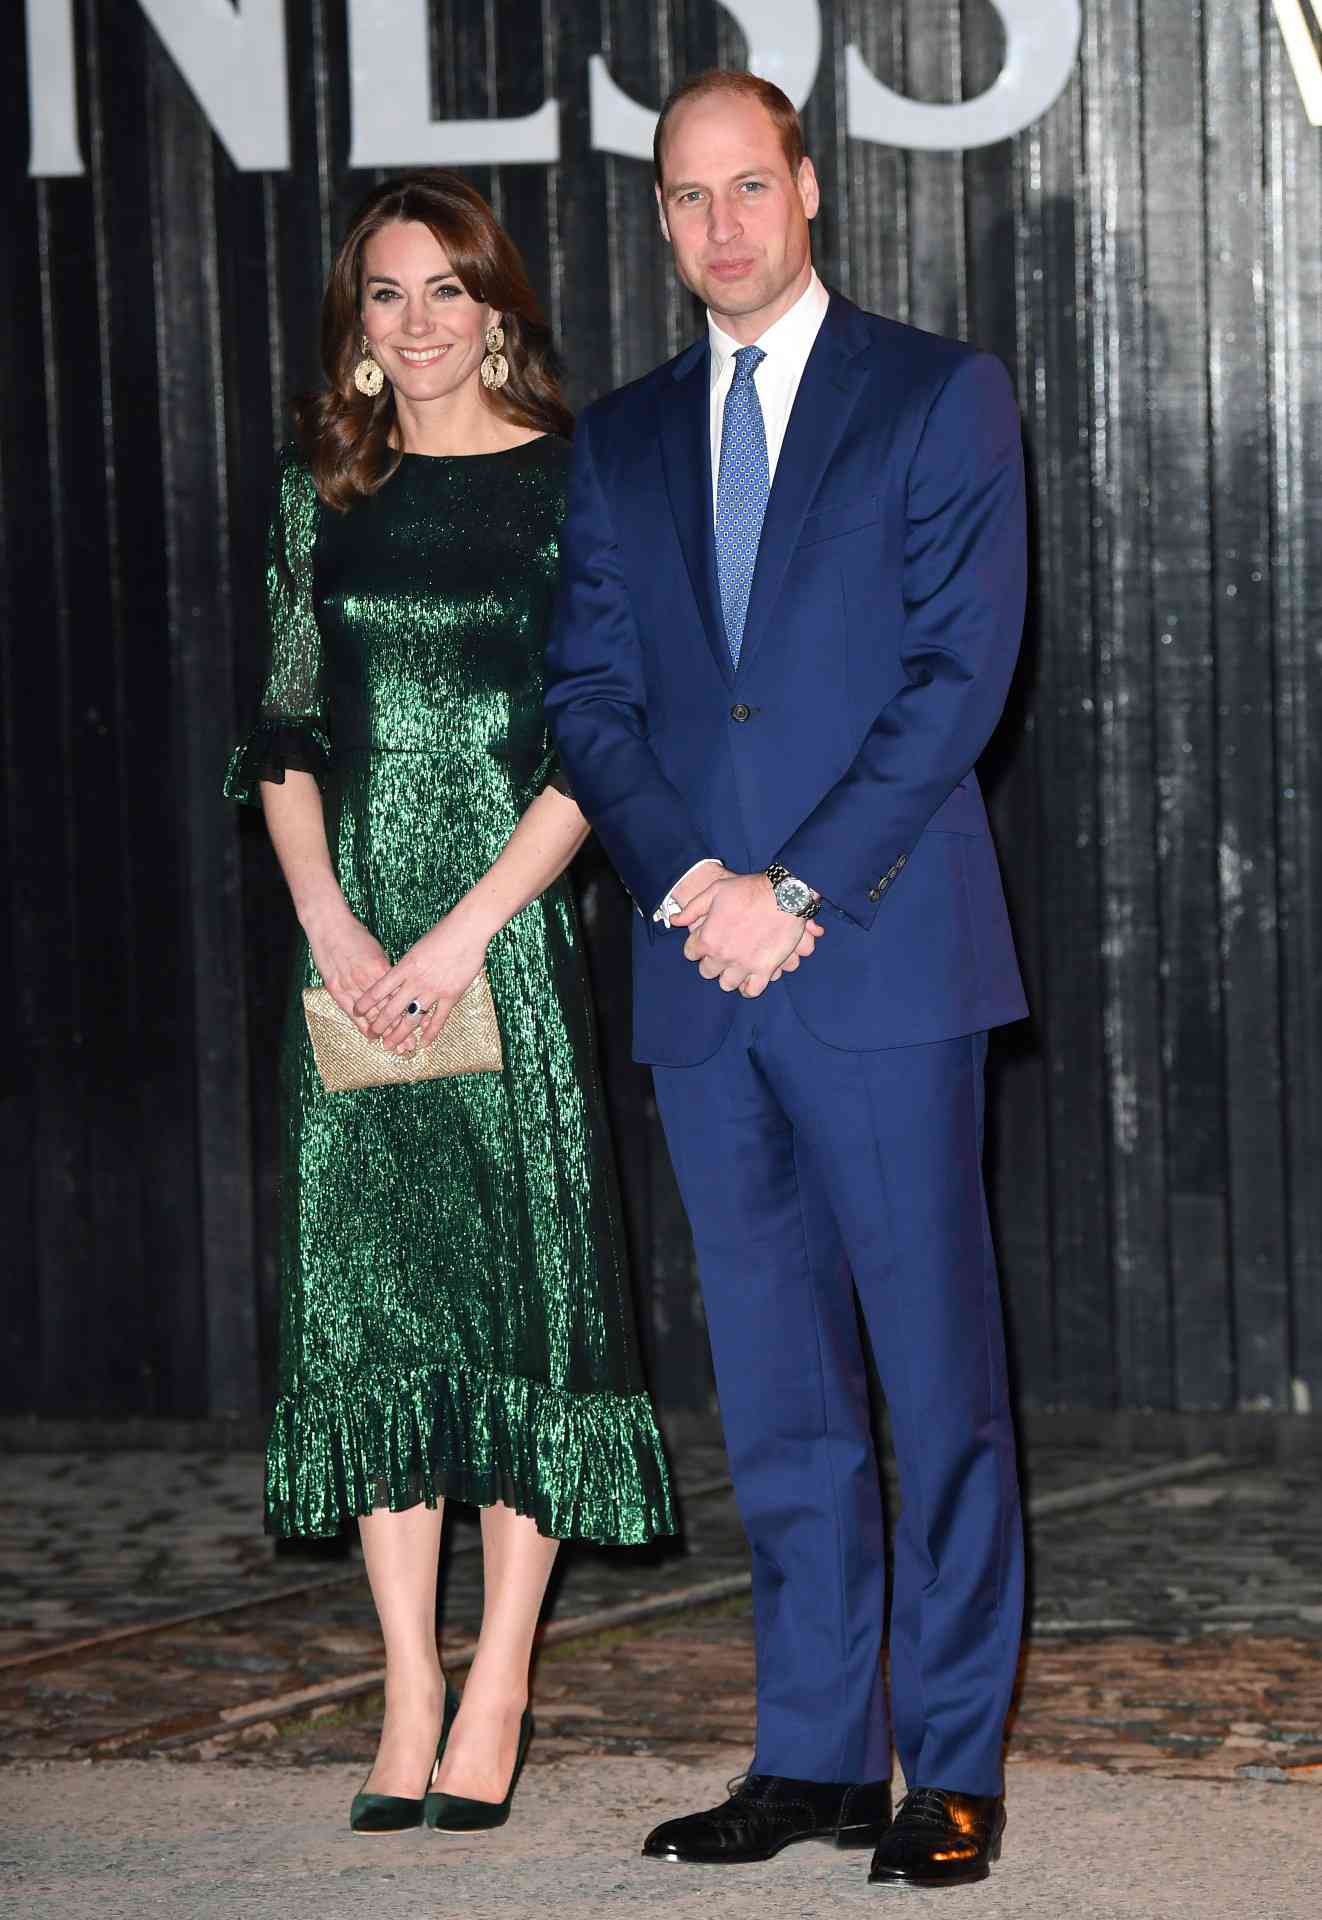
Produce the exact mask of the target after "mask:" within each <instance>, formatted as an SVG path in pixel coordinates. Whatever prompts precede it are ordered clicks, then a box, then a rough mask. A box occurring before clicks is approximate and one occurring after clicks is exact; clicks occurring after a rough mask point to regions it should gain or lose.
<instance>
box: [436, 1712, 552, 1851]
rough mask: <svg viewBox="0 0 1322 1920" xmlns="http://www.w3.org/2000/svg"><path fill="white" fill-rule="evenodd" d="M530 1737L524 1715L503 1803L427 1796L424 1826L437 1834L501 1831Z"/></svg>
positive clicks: (529, 1719) (529, 1717)
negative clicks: (499, 1828)
mask: <svg viewBox="0 0 1322 1920" xmlns="http://www.w3.org/2000/svg"><path fill="white" fill-rule="evenodd" d="M532 1733H533V1726H532V1714H531V1713H529V1712H527V1711H525V1712H524V1716H523V1718H522V1720H521V1721H520V1722H519V1749H518V1752H517V1753H516V1754H515V1756H514V1771H513V1773H512V1774H511V1775H510V1785H509V1792H508V1793H507V1794H506V1795H505V1798H504V1799H503V1800H465V1799H464V1797H463V1795H462V1794H458V1793H429V1794H428V1795H427V1798H426V1800H425V1801H424V1802H423V1815H422V1817H423V1821H424V1823H425V1825H427V1826H429V1827H433V1828H435V1830H436V1831H437V1832H438V1833H481V1832H484V1831H485V1830H486V1829H487V1828H488V1827H503V1826H504V1824H505V1822H506V1821H507V1820H508V1819H509V1817H510V1802H511V1800H513V1798H514V1789H515V1787H517V1786H518V1784H519V1775H520V1773H522V1771H523V1762H524V1758H525V1756H526V1755H527V1752H528V1742H529V1741H530V1740H531V1739H532Z"/></svg>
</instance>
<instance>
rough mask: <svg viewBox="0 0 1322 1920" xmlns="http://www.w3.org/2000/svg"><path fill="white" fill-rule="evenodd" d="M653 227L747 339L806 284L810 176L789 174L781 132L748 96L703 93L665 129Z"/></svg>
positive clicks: (730, 328)
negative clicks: (657, 223)
mask: <svg viewBox="0 0 1322 1920" xmlns="http://www.w3.org/2000/svg"><path fill="white" fill-rule="evenodd" d="M661 165H662V176H663V177H662V182H661V185H660V186H659V187H658V188H657V190H656V198H657V209H658V212H659V214H660V217H661V231H662V232H663V233H664V234H665V236H666V238H667V239H668V240H669V242H670V244H671V246H672V247H673V248H674V253H675V265H676V267H677V268H678V270H679V277H680V279H681V280H682V281H683V282H684V284H685V286H686V287H690V288H691V289H692V290H693V292H694V293H696V294H697V296H698V298H699V299H700V300H702V301H703V302H704V304H705V305H706V306H708V307H709V308H710V309H711V311H712V312H713V314H715V316H716V317H717V319H718V320H720V321H724V322H728V323H729V324H728V325H727V328H726V330H727V332H729V333H731V334H732V335H734V337H735V338H736V339H740V340H752V339H756V337H757V335H758V334H759V333H762V332H765V330H766V328H767V327H769V326H770V325H771V324H772V322H773V321H775V320H778V319H779V318H780V315H781V314H782V313H784V312H786V311H787V310H788V308H789V307H791V306H792V305H793V304H794V301H795V300H796V299H797V298H798V296H799V294H800V293H801V292H802V291H803V289H804V287H805V286H806V285H807V284H808V276H809V273H810V270H811V259H812V252H811V236H810V232H809V226H808V223H809V221H810V220H811V219H812V217H813V215H814V214H815V213H816V211H817V206H818V198H819V195H818V190H817V176H816V174H815V173H814V171H813V165H812V162H811V160H805V161H804V162H803V164H802V165H801V166H800V168H799V171H798V175H797V178H796V177H795V176H794V175H792V174H791V173H790V170H789V164H788V162H787V161H786V159H785V149H784V147H783V146H782V145H781V140H780V134H779V132H778V131H777V129H776V126H775V123H774V122H773V121H772V119H771V118H770V116H769V115H768V114H767V112H766V110H765V109H764V108H763V107H762V106H760V105H759V104H758V102H757V101H756V100H749V99H745V98H744V97H743V96H742V95H740V94H737V93H736V94H729V93H727V94H709V95H707V96H706V98H703V99H698V100H694V101H690V102H688V103H687V104H686V105H684V106H682V107H679V108H678V109H677V110H676V112H675V113H674V115H673V116H672V118H671V119H670V121H669V122H668V123H667V126H666V135H665V144H664V146H663V148H662V154H661Z"/></svg>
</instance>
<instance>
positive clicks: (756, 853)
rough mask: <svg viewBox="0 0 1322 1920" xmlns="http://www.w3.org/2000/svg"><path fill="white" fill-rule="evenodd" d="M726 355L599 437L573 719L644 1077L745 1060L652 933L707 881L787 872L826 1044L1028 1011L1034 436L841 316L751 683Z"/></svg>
mask: <svg viewBox="0 0 1322 1920" xmlns="http://www.w3.org/2000/svg"><path fill="white" fill-rule="evenodd" d="M709 381H710V361H709V349H708V346H707V343H706V341H705V340H704V341H702V342H701V343H700V344H698V345H696V346H693V347H690V348H689V349H688V351H687V352H685V353H682V354H681V355H680V356H679V357H678V359H676V360H673V361H671V362H669V363H668V364H667V365H665V366H662V367H659V368H657V369H656V370H655V371H654V372H652V373H650V374H648V375H647V376H646V377H645V378H643V379H642V380H638V381H635V382H634V383H633V384H632V385H631V386H628V387H625V388H623V389H621V391H620V392H618V393H613V394H610V395H608V396H607V397H606V398H604V399H602V400H599V401H597V402H596V403H595V404H594V405H592V406H590V407H589V408H588V409H587V410H586V411H585V412H584V413H583V415H582V416H581V417H580V420H579V423H578V428H577V432H576V435H575V451H574V464H573V474H572V478H571V483H570V497H569V507H568V512H567V515H566V518H565V522H564V525H563V527H562V530H561V576H560V593H559V598H558V602H557V608H556V615H555V619H554V622H553V625H552V633H551V639H550V644H549V649H548V657H547V706H548V710H549V714H550V720H551V726H552V729H553V732H554V735H555V739H556V742H557V744H558V746H559V749H560V753H561V757H562V760H563V762H564V766H565V770H566V772H567V774H568V776H569V783H570V786H571V787H572V789H573V793H574V797H575V799H576V800H577V801H578V803H579V805H580V806H581V807H582V809H583V811H584V813H585V814H586V815H587V817H588V819H589V820H590V821H591V822H592V824H593V826H594V827H595V828H596V830H597V832H598V834H599V835H600V836H601V839H602V842H603V844H604V846H605V849H606V852H607V853H608V854H609V856H610V858H611V860H612V861H613V863H614V865H615V867H616V869H617V870H618V872H619V873H620V874H621V876H622V877H623V879H624V882H625V885H626V886H627V887H628V889H629V891H630V893H631V894H632V895H633V897H634V901H635V903H636V905H637V906H638V908H639V915H638V918H637V920H636V922H635V929H634V961H635V965H634V1040H635V1051H636V1054H637V1057H638V1058H639V1059H640V1060H646V1061H649V1062H652V1063H653V1064H657V1065H670V1066H687V1065H693V1064H694V1063H696V1062H697V1061H700V1060H704V1059H706V1058H708V1056H709V1055H711V1054H712V1053H714V1052H715V1050H716V1048H717V1047H718V1046H719V1045H720V1044H721V1041H722V1040H723V1038H724V1037H725V1034H726V1032H727V1030H728V1028H729V1024H730V1021H731V1019H732V1018H733V1015H734V1010H735V1003H736V999H737V996H734V995H729V994H724V993H722V992H721V991H720V989H719V987H717V986H716V985H715V983H714V982H712V981H708V980H704V979H702V977H701V976H700V974H699V973H698V970H697V968H696V966H694V965H693V964H692V963H691V962H690V961H687V960H685V959H684V957H683V945H684V935H683V933H682V932H681V931H679V930H678V929H677V930H676V931H675V932H673V933H667V932H666V930H665V929H664V928H662V927H660V926H657V925H655V924H654V923H653V920H652V913H653V910H654V909H655V907H656V906H657V904H658V902H659V901H660V900H662V899H663V898H664V897H665V894H666V893H667V891H668V890H669V889H670V887H672V886H673V885H674V883H675V882H676V881H677V880H678V878H679V877H680V875H681V874H682V873H684V871H685V870H686V869H687V868H688V867H690V866H692V865H693V863H694V862H695V861H697V860H699V859H701V858H702V857H703V855H705V854H715V855H717V856H718V857H719V858H720V859H722V860H723V861H724V862H725V863H726V865H727V866H728V867H730V868H732V869H733V870H735V871H736V872H740V873H748V872H757V871H758V870H759V869H761V868H763V867H765V866H766V865H768V863H769V862H771V861H772V860H780V861H783V863H784V864H785V865H786V866H787V867H788V868H789V869H790V871H791V872H792V873H796V874H798V875H799V876H800V877H801V878H802V879H804V880H806V881H808V882H809V884H810V885H812V886H814V887H816V888H818V889H820V891H821V892H822V894H823V895H824V898H825V903H826V904H825V905H824V906H823V908H822V911H821V913H820V914H819V916H818V917H819V919H821V920H822V922H823V924H824V925H825V927H826V937H825V939H823V940H822V941H820V942H819V944H818V946H817V950H816V952H815V953H814V954H813V955H812V957H811V958H810V959H808V960H806V961H805V962H804V964H803V965H802V966H801V967H800V968H799V969H798V970H797V972H795V973H793V974H789V975H786V976H785V978H784V980H782V981H781V982H779V983H778V984H777V985H776V986H775V987H773V988H771V989H769V991H771V992H776V993H789V994H790V995H791V996H792V998H793V1002H794V1006H795V1011H796V1012H797V1014H798V1016H799V1018H800V1019H801V1020H802V1021H803V1023H804V1025H805V1026H806V1027H807V1028H808V1029H809V1030H810V1031H811V1032H812V1033H814V1034H815V1035H816V1036H817V1037H818V1038H819V1039H821V1040H823V1041H825V1042H827V1043H828V1044H829V1045H832V1046H837V1047H842V1048H851V1049H870V1048H879V1047H897V1046H907V1045H913V1044H915V1043H917V1042H921V1041H931V1040H940V1039H950V1038H953V1037H955V1036H956V1035H958V1034H963V1033H971V1032H975V1031H978V1030H979V1029H982V1028H985V1027H990V1026H995V1025H999V1024H1001V1023H1002V1022H1005V1021H1008V1020H1016V1019H1018V1018H1019V1017H1020V1016H1021V1015H1022V1014H1023V1013H1024V1012H1025V1011H1026V1009H1025V1004H1024V998H1023V990H1022V987H1021V984H1020V979H1019V971H1018V966H1017V964H1016V960H1015V954H1014V946H1013V942H1012V939H1011V935H1010V928H1009V923H1008V919H1007V916H1006V910H1005V900H1004V896H1003V893H1002V889H1001V881H1000V874H999V871H998V868H997V862H996V853H995V849H994V847H993V845H992V841H991V837H990V833H989V831H988V825H987V815H986V811H985V808H984V806H983V801H982V795H981V792H980V791H979V787H978V781H977V777H976V775H975V773H974V771H973V769H974V764H975V762H976V761H977V759H978V756H979V754H980V753H981V752H982V750H983V748H984V746H985V745H986V743H987V740H988V737H989V735H990V734H991V732H992V729H993V727H994V726H995V725H996V722H997V719H998V718H999V716H1000V713H1001V709H1002V707H1003V705H1004V702H1005V697H1006V693H1007V690H1008V688H1009V685H1010V678H1011V675H1012V673H1013V670H1014V664H1015V659H1016V656H1017V653H1018V648H1019V640H1020V633H1021V628H1022V624H1023V611H1024V591H1025V530H1024V482H1023V458H1022V446H1021V439H1020V428H1019V416H1018V412H1017V409H1016V407H1015V403H1014V398H1013V394H1012V391H1011V387H1010V382H1009V379H1008V377H1007V375H1006V372H1005V369H1004V367H1003V366H1002V365H1001V363H1000V362H999V361H998V360H995V359H993V358H991V357H990V356H988V355H985V354H981V353H976V352H974V351H973V350H972V349H971V348H969V347H967V346H964V345H962V344H960V343H959V342H957V341H951V340H943V339H939V338H938V337H936V336H935V335H933V334H927V333H921V332H919V331H917V330H916V329H914V328H912V327H906V326H901V325H900V324H899V323H897V322H895V321H892V320H886V319H882V318H880V317H879V316H877V315H875V314H869V313H864V312H862V311H861V310H860V309H859V308H858V307H855V306H853V305H852V304H851V303H850V302H849V301H848V300H845V299H842V298H841V297H840V296H839V295H838V294H833V295H832V296H831V299H830V304H829V307H828V309H827V313H826V317H825V319H824V320H823V322H822V327H821V330H820V332H819V334H818V336H817V340H816V342H815V344H814V346H813V350H812V353H811V355H810V356H809V359H808V364H807V366H806V368H805V370H804V374H803V379H802V381H801V383H800V386H799V390H798V394H797V397H796V399H795V402H794V408H793V412H792V414H791V416H790V420H789V425H788V428H787V431H786V434H785V440H784V444H783V446H782V448H781V453H780V458H779V461H778V463H777V467H776V475H775V480H774V483H773V485H772V489H771V497H770V499H769V501H768V504H767V512H766V520H765V522H764V525H763V529H762V539H761V545H760V547H759V551H758V560H757V569H756V572H755V575H754V579H753V586H752V593H751V597H750V600H749V606H748V618H747V623H746V626H745V629H744V641H743V650H742V653H741V655H740V661H739V668H738V671H737V672H736V671H735V670H734V668H733V667H732V666H731V663H730V656H729V650H728V648H727V645H726V639H725V633H724V629H723V624H722V616H721V602H720V595H719V592H718V590H717V583H716V560H715V545H714V539H713V527H712V481H711V450H710V449H711V441H710V426H709V398H708V396H709Z"/></svg>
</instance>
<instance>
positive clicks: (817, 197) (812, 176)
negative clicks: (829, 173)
mask: <svg viewBox="0 0 1322 1920" xmlns="http://www.w3.org/2000/svg"><path fill="white" fill-rule="evenodd" d="M794 184H795V185H796V186H797V187H798V189H799V198H800V200H802V202H803V211H804V212H805V213H806V214H807V216H808V218H809V219H810V220H811V219H813V218H814V216H815V215H816V212H817V209H818V207H820V206H821V204H822V190H821V188H820V187H819V186H818V184H817V169H816V167H815V166H814V165H813V163H812V161H811V160H809V159H808V158H807V157H806V156H805V157H804V158H803V159H802V160H800V162H799V174H798V179H797V180H796V181H795V183H794Z"/></svg>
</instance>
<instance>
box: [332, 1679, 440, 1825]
mask: <svg viewBox="0 0 1322 1920" xmlns="http://www.w3.org/2000/svg"><path fill="white" fill-rule="evenodd" d="M458 1711H459V1695H458V1694H457V1693H456V1692H455V1690H454V1688H453V1687H452V1686H451V1685H450V1683H449V1681H448V1680H447V1681H446V1683H445V1712H444V1714H443V1716H442V1718H441V1737H440V1739H439V1741H438V1742H437V1744H436V1765H437V1766H438V1767H439V1766H440V1764H441V1755H442V1754H443V1753H444V1752H445V1743H446V1741H447V1740H448V1739H449V1737H450V1728H451V1727H452V1726H453V1724H454V1716H455V1715H456V1714H457V1713H458ZM433 1771H434V1769H433ZM429 1784H430V1783H429ZM427 1797H428V1799H430V1798H431V1796H430V1795H428V1796H427ZM424 1804H425V1803H424V1802H423V1801H422V1800H421V1799H418V1800H406V1799H403V1798H402V1797H401V1796H400V1795H399V1794H395V1793H356V1794H355V1795H354V1797H353V1805H352V1806H351V1807H350V1809H349V1825H350V1827H351V1828H352V1830H353V1831H354V1833H405V1832H407V1830H408V1829H409V1828H410V1827H420V1826H421V1825H422V1809H423V1806H424Z"/></svg>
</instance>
